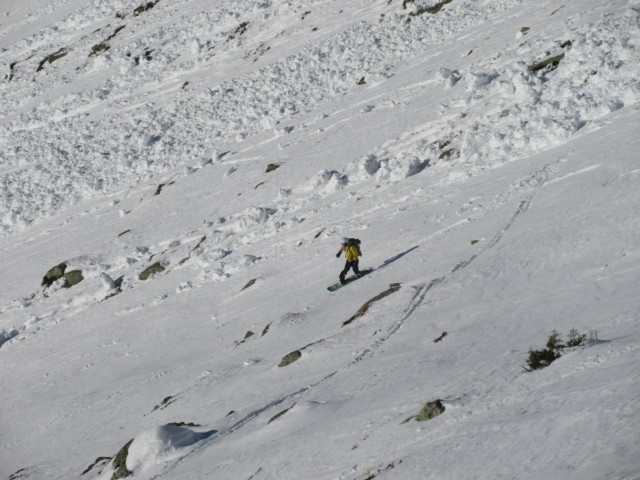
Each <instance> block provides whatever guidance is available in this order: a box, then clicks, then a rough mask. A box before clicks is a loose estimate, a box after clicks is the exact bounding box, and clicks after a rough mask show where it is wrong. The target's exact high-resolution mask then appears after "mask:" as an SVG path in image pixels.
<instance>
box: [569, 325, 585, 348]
mask: <svg viewBox="0 0 640 480" xmlns="http://www.w3.org/2000/svg"><path fill="white" fill-rule="evenodd" d="M567 336H568V337H569V341H568V342H567V347H580V346H582V345H584V344H585V342H586V341H587V335H586V334H580V332H579V331H578V330H576V329H575V328H572V329H571V330H569V334H568V335H567Z"/></svg>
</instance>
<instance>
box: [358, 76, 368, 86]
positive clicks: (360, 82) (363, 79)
mask: <svg viewBox="0 0 640 480" xmlns="http://www.w3.org/2000/svg"><path fill="white" fill-rule="evenodd" d="M366 83H367V81H366V80H365V78H364V77H362V78H361V79H360V80H359V81H358V85H366Z"/></svg>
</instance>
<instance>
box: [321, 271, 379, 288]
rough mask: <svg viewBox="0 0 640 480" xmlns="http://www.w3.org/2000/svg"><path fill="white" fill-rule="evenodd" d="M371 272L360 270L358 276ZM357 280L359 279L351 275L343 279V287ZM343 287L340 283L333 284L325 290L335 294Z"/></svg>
mask: <svg viewBox="0 0 640 480" xmlns="http://www.w3.org/2000/svg"><path fill="white" fill-rule="evenodd" d="M372 271H373V270H360V276H361V277H362V276H363V275H366V274H367V273H371V272H372ZM358 278H359V277H356V276H355V275H351V276H350V277H347V278H345V282H344V285H347V284H348V283H351V282H353V281H354V280H357V279H358ZM344 285H342V284H341V283H340V282H338V283H334V284H333V285H329V286H328V287H327V290H329V291H330V292H335V291H336V290H339V289H341V288H342V287H344Z"/></svg>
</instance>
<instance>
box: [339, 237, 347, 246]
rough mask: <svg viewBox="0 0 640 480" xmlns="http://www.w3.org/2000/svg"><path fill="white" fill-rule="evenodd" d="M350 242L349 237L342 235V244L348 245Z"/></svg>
mask: <svg viewBox="0 0 640 480" xmlns="http://www.w3.org/2000/svg"><path fill="white" fill-rule="evenodd" d="M348 243H349V239H348V238H347V237H342V240H340V245H347V244H348Z"/></svg>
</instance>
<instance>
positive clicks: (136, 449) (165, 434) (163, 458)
mask: <svg viewBox="0 0 640 480" xmlns="http://www.w3.org/2000/svg"><path fill="white" fill-rule="evenodd" d="M213 433H215V431H211V432H204V433H198V432H194V431H193V430H191V429H189V428H186V427H181V426H176V425H162V426H160V427H156V428H155V429H153V430H150V431H147V432H143V433H141V434H140V435H138V436H137V437H136V438H135V439H134V440H133V443H131V446H130V447H129V454H128V455H127V468H128V469H129V470H130V471H132V472H140V471H144V470H149V469H151V468H153V467H155V466H157V465H161V464H163V463H166V462H169V461H171V460H176V459H178V458H180V457H183V456H184V455H186V454H187V453H188V452H189V447H191V446H192V445H194V444H196V443H198V442H199V441H201V440H204V439H205V438H208V437H210V436H211V435H212V434H213Z"/></svg>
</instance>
